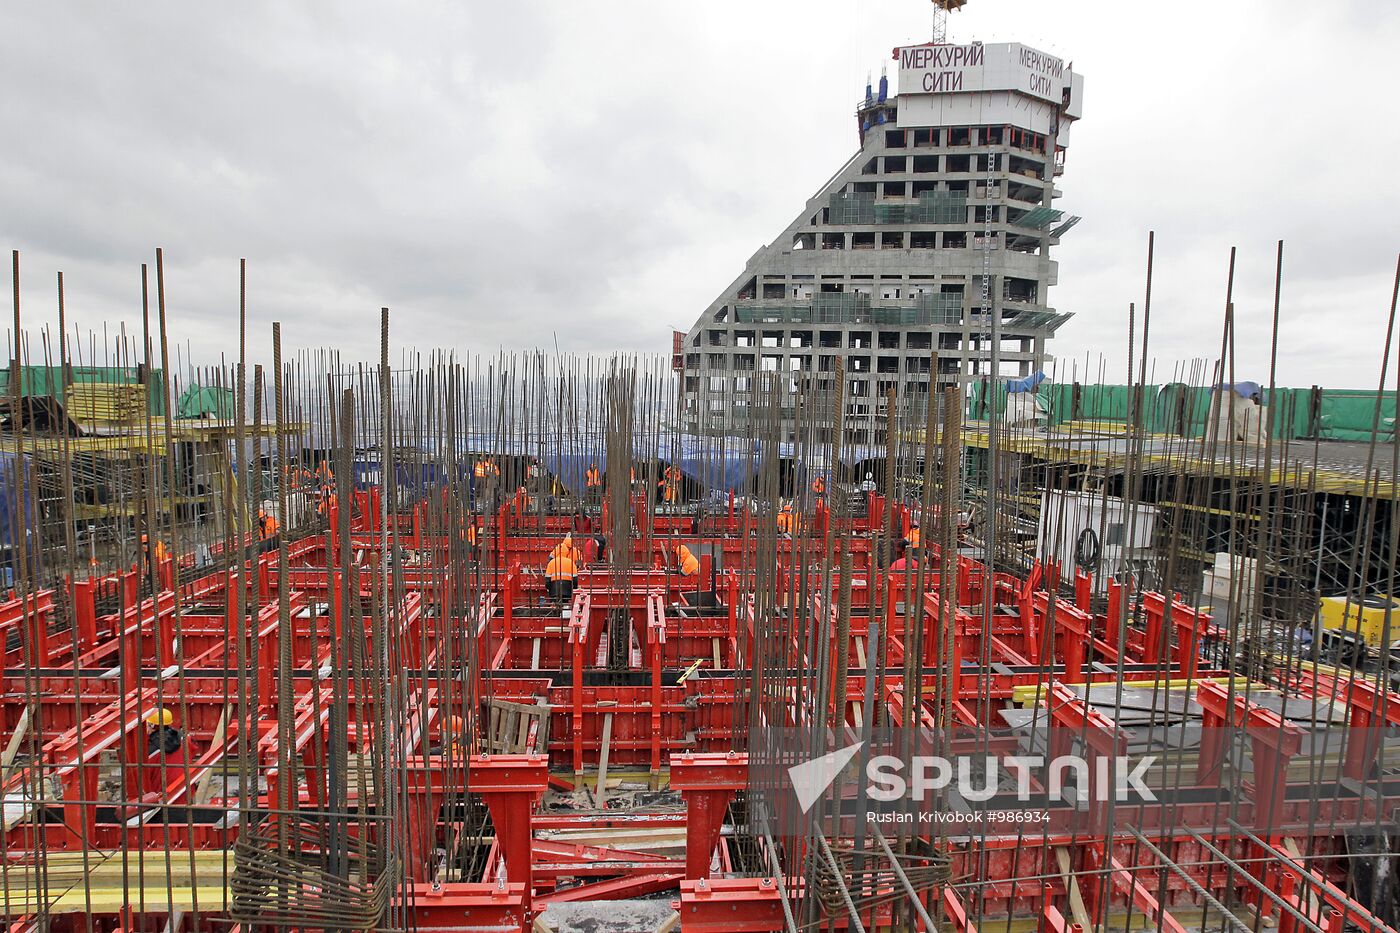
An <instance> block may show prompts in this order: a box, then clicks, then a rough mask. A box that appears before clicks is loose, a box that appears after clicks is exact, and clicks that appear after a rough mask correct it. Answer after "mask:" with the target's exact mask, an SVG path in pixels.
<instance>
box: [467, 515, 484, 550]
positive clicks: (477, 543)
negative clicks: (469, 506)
mask: <svg viewBox="0 0 1400 933" xmlns="http://www.w3.org/2000/svg"><path fill="white" fill-rule="evenodd" d="M467 553H468V554H469V555H470V556H471V559H472V560H474V561H479V560H481V526H480V525H478V524H477V521H476V518H475V516H473V517H472V518H471V519H470V520H468V522H467Z"/></svg>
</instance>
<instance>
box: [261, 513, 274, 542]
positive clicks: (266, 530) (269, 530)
mask: <svg viewBox="0 0 1400 933" xmlns="http://www.w3.org/2000/svg"><path fill="white" fill-rule="evenodd" d="M276 534H277V516H276V515H273V514H272V513H271V512H269V511H268V510H267V509H266V508H263V507H259V508H258V537H259V538H261V539H262V540H263V541H267V540H269V539H271V538H272V537H274V536H275V535H276Z"/></svg>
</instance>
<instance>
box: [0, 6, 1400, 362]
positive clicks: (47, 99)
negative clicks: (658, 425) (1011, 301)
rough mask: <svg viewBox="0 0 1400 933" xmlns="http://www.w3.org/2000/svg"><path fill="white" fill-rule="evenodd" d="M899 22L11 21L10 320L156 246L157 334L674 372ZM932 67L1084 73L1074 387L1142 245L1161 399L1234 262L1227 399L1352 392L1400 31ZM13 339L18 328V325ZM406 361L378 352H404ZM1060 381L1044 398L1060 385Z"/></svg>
mask: <svg viewBox="0 0 1400 933" xmlns="http://www.w3.org/2000/svg"><path fill="white" fill-rule="evenodd" d="M929 28H930V13H929V5H928V3H926V2H921V0H859V2H853V0H841V2H836V0H803V2H782V3H780V2H772V0H745V2H729V0H711V2H709V3H705V4H673V3H657V2H655V0H651V2H635V3H633V2H618V0H612V2H563V0H560V2H551V3H543V2H511V3H491V4H488V3H479V2H468V3H460V2H459V3H447V2H443V3H395V4H383V3H350V2H337V3H333V4H332V3H320V4H310V3H303V4H287V3H279V4H273V3H238V4H218V5H215V4H199V3H193V4H192V3H186V2H180V3H174V2H146V3H139V4H111V3H106V2H102V3H97V2H92V3H54V2H35V3H26V4H11V5H8V7H7V16H6V22H5V27H4V29H3V31H2V32H0V80H2V81H3V85H4V88H5V92H4V93H3V94H0V120H3V126H4V127H5V130H4V140H5V142H4V144H3V146H0V234H3V235H2V236H0V240H3V243H4V244H5V246H6V247H7V248H18V249H20V250H21V251H22V254H23V268H24V299H25V302H26V320H27V321H29V322H38V321H42V320H48V319H52V317H53V310H52V309H53V307H54V289H53V282H54V273H55V271H57V270H62V271H63V272H64V273H65V281H66V285H67V293H68V308H69V313H70V316H71V317H72V318H73V319H74V320H75V321H77V322H78V324H79V325H80V326H82V327H83V328H85V329H86V328H97V329H100V328H101V327H102V326H103V324H104V322H106V323H107V325H108V326H109V327H113V326H114V322H116V321H119V320H127V321H133V320H135V319H136V315H137V313H138V310H139V298H140V293H139V279H138V269H139V263H140V262H142V261H143V260H147V259H149V258H150V257H151V255H152V251H153V249H154V247H156V246H163V247H164V248H165V250H166V260H167V265H168V295H169V302H170V314H171V321H172V328H173V331H174V336H175V338H176V339H177V340H178V341H179V342H180V343H182V344H183V343H184V342H185V341H186V340H188V341H189V343H190V345H191V346H192V348H193V352H194V355H195V357H196V358H197V359H199V360H201V361H205V362H216V361H217V358H218V355H219V354H221V353H227V352H231V351H232V350H234V348H236V333H237V332H236V309H237V297H238V292H237V268H238V266H237V263H238V258H239V257H240V256H246V257H247V258H248V261H249V267H250V307H251V311H252V314H253V321H252V323H253V327H254V328H255V333H256V335H257V339H258V340H259V341H261V343H262V345H263V347H266V346H267V343H268V339H269V338H268V333H269V329H270V322H271V321H273V320H280V321H282V322H283V329H284V340H285V341H286V343H287V344H288V345H289V346H317V345H327V344H330V345H335V346H338V347H339V348H341V349H342V350H343V351H344V352H345V354H346V355H347V356H349V357H351V358H363V359H372V358H374V357H375V356H376V355H377V353H376V350H375V348H376V346H377V340H378V310H377V309H378V308H379V306H380V305H388V306H390V308H391V309H392V314H393V340H394V344H395V346H396V347H401V346H416V347H418V348H420V349H428V348H432V347H439V346H451V347H455V348H457V349H459V350H462V351H465V352H474V353H478V352H479V353H489V352H493V351H494V350H495V349H497V348H498V347H506V348H522V347H532V346H546V347H551V346H553V345H554V343H555V341H556V340H557V342H558V345H559V346H560V347H561V348H563V349H567V350H579V351H607V350H611V349H615V348H621V349H627V350H644V351H653V350H654V351H658V352H662V351H666V350H667V349H668V348H669V335H670V331H671V329H672V328H673V327H674V328H681V329H684V328H687V327H688V326H689V325H690V324H691V323H692V322H693V320H694V319H695V317H696V315H697V314H698V313H699V312H700V311H701V310H702V309H703V308H704V307H705V306H706V305H707V304H708V303H709V302H710V301H711V300H712V299H713V298H714V297H715V295H716V294H717V293H718V292H719V291H720V290H721V289H722V288H724V287H725V286H726V285H727V284H728V283H729V282H730V281H731V280H732V279H733V278H734V277H735V276H736V275H737V274H738V273H739V272H740V271H741V269H742V268H743V265H744V263H745V261H746V260H747V258H748V257H749V256H750V255H751V254H752V253H753V251H754V250H755V249H757V248H758V247H759V246H760V245H762V244H764V243H766V242H767V241H769V240H770V239H771V238H773V237H775V236H777V235H778V233H779V232H780V231H781V230H782V229H783V228H784V227H786V225H787V224H788V223H789V222H790V221H791V220H792V219H793V217H795V216H796V215H797V214H798V213H799V212H800V211H801V209H802V206H803V204H804V202H805V200H806V199H807V198H808V197H810V196H811V195H812V194H813V192H814V191H815V190H816V189H817V188H818V186H820V185H821V184H822V182H823V181H824V180H825V179H826V178H828V177H829V176H830V174H831V173H832V172H833V171H834V170H835V169H836V168H838V167H839V166H840V165H841V164H842V163H843V162H844V161H845V160H846V158H847V157H849V156H850V155H851V154H852V152H853V151H854V150H855V148H856V145H857V138H856V132H855V123H854V119H853V117H852V112H853V108H854V105H855V104H856V101H857V99H858V97H859V96H860V94H861V92H862V89H863V86H864V82H865V76H866V74H867V73H868V72H873V73H874V74H875V76H876V77H878V74H879V69H880V68H881V67H882V66H883V65H884V64H886V63H887V62H888V61H889V53H890V49H891V48H892V47H893V46H895V45H898V44H905V43H909V42H918V41H925V40H927V39H928V37H929ZM950 35H951V37H952V38H953V39H954V40H956V41H970V40H972V39H981V40H984V41H1009V40H1017V41H1022V42H1025V43H1027V44H1030V45H1033V46H1036V47H1038V48H1041V49H1044V50H1046V51H1050V52H1054V53H1057V54H1059V55H1061V56H1063V57H1064V58H1066V59H1069V60H1072V61H1073V63H1074V67H1075V70H1076V71H1078V72H1080V73H1082V74H1083V75H1085V79H1086V91H1085V104H1084V118H1083V119H1082V120H1081V121H1080V122H1079V123H1078V124H1076V125H1075V127H1074V131H1073V138H1072V142H1071V145H1070V147H1069V152H1068V159H1067V163H1068V167H1067V171H1066V173H1065V175H1064V176H1063V177H1062V179H1061V183H1060V186H1061V188H1062V189H1063V191H1064V193H1065V197H1064V198H1063V199H1061V201H1060V202H1059V206H1060V207H1062V208H1064V209H1065V210H1067V211H1068V212H1070V213H1074V214H1079V215H1081V216H1083V218H1084V220H1083V221H1082V222H1081V223H1080V224H1079V226H1078V227H1076V228H1075V229H1074V230H1073V231H1072V232H1070V233H1069V234H1067V235H1066V238H1065V242H1064V244H1063V246H1062V247H1061V248H1060V249H1059V251H1058V254H1057V258H1058V259H1059V263H1060V284H1059V286H1058V287H1056V288H1055V289H1052V292H1051V300H1052V302H1053V304H1054V305H1055V306H1056V307H1057V308H1059V309H1060V310H1064V311H1072V312H1074V314H1075V318H1074V320H1073V321H1072V322H1071V323H1070V324H1068V325H1066V326H1065V328H1064V329H1063V330H1062V331H1061V332H1060V336H1059V337H1057V338H1056V340H1055V341H1053V342H1052V344H1051V349H1052V351H1053V352H1054V353H1055V355H1056V356H1057V357H1059V359H1060V365H1061V366H1062V367H1064V366H1068V365H1071V361H1075V360H1077V361H1078V363H1077V365H1078V367H1079V370H1080V372H1081V374H1082V372H1083V369H1084V366H1085V363H1084V360H1085V357H1086V354H1088V357H1089V364H1088V365H1089V368H1090V369H1091V370H1092V373H1091V375H1090V376H1089V378H1090V379H1096V378H1098V375H1097V373H1098V368H1099V366H1100V355H1101V354H1102V355H1103V358H1104V361H1105V362H1104V365H1105V366H1107V367H1108V372H1107V375H1106V378H1107V379H1109V380H1110V381H1122V376H1123V375H1125V374H1124V373H1123V360H1124V358H1125V353H1124V346H1125V343H1126V331H1127V315H1126V310H1127V306H1128V302H1130V301H1138V302H1139V303H1140V302H1141V299H1142V293H1143V278H1144V267H1145V254H1146V240H1147V231H1148V230H1149V229H1155V230H1156V231H1157V245H1158V250H1157V267H1156V276H1155V290H1154V298H1153V319H1152V328H1151V350H1152V355H1153V356H1154V357H1156V358H1157V359H1158V360H1159V362H1158V364H1157V370H1156V375H1157V377H1158V378H1159V379H1161V378H1163V377H1166V376H1170V375H1171V363H1170V362H1168V361H1174V360H1178V359H1190V358H1205V357H1209V358H1213V357H1214V356H1216V354H1217V353H1218V349H1219V341H1220V336H1219V334H1220V327H1221V321H1222V309H1223V305H1224V286H1225V273H1226V265H1227V259H1228V250H1229V248H1230V246H1232V245H1234V246H1238V247H1239V249H1240V256H1239V261H1238V269H1237V283H1236V301H1237V309H1238V315H1239V328H1240V346H1239V349H1238V363H1237V370H1238V377H1239V378H1241V379H1244V378H1254V379H1258V380H1259V381H1265V380H1266V379H1267V375H1268V373H1267V368H1266V367H1267V363H1268V354H1267V338H1268V321H1269V312H1270V308H1269V302H1270V294H1271V289H1272V282H1273V268H1272V267H1273V258H1274V244H1275V241H1276V240H1278V239H1280V238H1282V239H1284V240H1285V241H1286V250H1287V255H1286V260H1285V272H1284V303H1283V328H1282V339H1281V346H1280V354H1279V372H1280V376H1279V381H1280V383H1281V384H1285V385H1309V384H1314V383H1316V384H1322V385H1331V386H1348V387H1356V386H1361V387H1365V386H1373V385H1374V384H1375V381H1376V378H1377V374H1378V367H1379V358H1380V353H1379V346H1380V344H1381V341H1382V340H1383V337H1384V328H1385V320H1386V310H1387V307H1388V303H1389V300H1390V288H1391V279H1392V275H1393V273H1394V268H1395V260H1396V253H1397V250H1400V221H1398V220H1397V218H1400V211H1398V210H1397V208H1400V197H1397V191H1400V182H1397V177H1400V176H1397V175H1396V173H1395V172H1394V171H1393V170H1392V169H1391V168H1390V167H1389V161H1390V160H1391V159H1393V158H1395V157H1396V154H1397V153H1400V120H1397V119H1396V116H1395V114H1396V108H1395V104H1394V99H1395V97H1394V95H1395V74H1394V67H1393V62H1394V55H1395V49H1396V48H1400V4H1396V3H1393V2H1390V0H1371V2H1362V0H1357V2H1352V3H1346V2H1338V3H1329V4H1317V3H1303V2H1289V0H1285V2H1279V0H1271V2H1265V0H1258V2H1244V0H1227V2H1224V3H1218V4H1213V5H1209V6H1206V7H1193V6H1190V5H1182V4H1179V3H1177V4H1167V3H1160V4H1137V3H1133V4H1125V3H1121V2H1109V0H1102V2H1076V0H1059V2H1055V3H1047V2H1044V0H1038V2H1037V0H973V2H972V4H971V5H970V8H969V9H968V10H967V11H964V12H962V13H959V14H955V15H954V16H953V17H952V20H951V26H950ZM7 313H8V309H7ZM396 355H397V351H396ZM1066 376H1067V371H1065V370H1062V372H1061V378H1066Z"/></svg>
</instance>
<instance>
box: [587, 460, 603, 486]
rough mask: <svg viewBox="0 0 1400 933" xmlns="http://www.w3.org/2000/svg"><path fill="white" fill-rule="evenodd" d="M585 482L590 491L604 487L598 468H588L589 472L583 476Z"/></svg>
mask: <svg viewBox="0 0 1400 933" xmlns="http://www.w3.org/2000/svg"><path fill="white" fill-rule="evenodd" d="M583 482H584V485H586V486H587V487H588V488H589V489H593V488H595V487H598V486H601V485H603V476H602V474H601V473H599V472H598V468H597V467H596V466H591V467H589V468H588V472H586V473H584V474H583Z"/></svg>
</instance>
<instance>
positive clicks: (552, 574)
mask: <svg viewBox="0 0 1400 933" xmlns="http://www.w3.org/2000/svg"><path fill="white" fill-rule="evenodd" d="M544 575H545V576H546V577H548V578H549V579H551V580H572V579H573V578H574V577H576V576H578V570H577V569H576V568H575V567H574V562H573V560H572V559H571V558H569V557H568V556H567V555H564V554H560V555H558V556H557V557H552V558H550V560H549V563H548V564H547V565H546V566H545V568H544Z"/></svg>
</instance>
